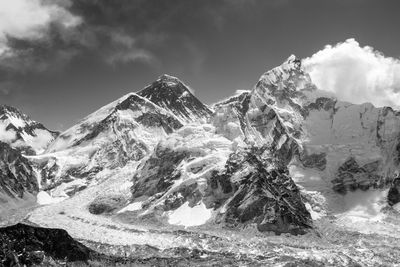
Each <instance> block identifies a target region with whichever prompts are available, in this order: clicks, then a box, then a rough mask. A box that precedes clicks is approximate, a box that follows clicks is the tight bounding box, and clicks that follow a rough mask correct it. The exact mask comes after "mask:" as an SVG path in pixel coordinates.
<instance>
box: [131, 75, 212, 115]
mask: <svg viewBox="0 0 400 267" xmlns="http://www.w3.org/2000/svg"><path fill="white" fill-rule="evenodd" d="M137 94H138V95H140V96H142V97H145V98H147V99H149V100H150V101H151V102H153V103H154V104H156V105H158V106H160V107H162V108H164V109H166V110H168V111H170V112H171V113H172V114H174V115H175V116H177V117H178V118H179V119H180V120H181V121H182V122H183V123H185V122H194V121H198V120H202V121H204V119H206V118H208V117H209V116H210V115H211V113H212V112H211V110H210V109H209V108H208V107H207V106H206V105H204V104H203V103H202V102H201V101H200V100H198V99H197V98H196V97H195V96H194V95H193V94H192V93H191V92H190V89H189V87H188V86H186V85H185V84H184V83H183V82H181V81H180V80H179V79H178V78H176V77H173V76H170V75H167V74H164V75H162V76H160V77H159V78H158V79H157V80H156V81H155V82H153V83H152V84H150V85H148V86H147V87H145V88H144V89H143V90H141V91H140V92H138V93H137Z"/></svg>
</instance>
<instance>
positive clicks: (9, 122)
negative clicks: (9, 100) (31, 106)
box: [0, 106, 58, 155]
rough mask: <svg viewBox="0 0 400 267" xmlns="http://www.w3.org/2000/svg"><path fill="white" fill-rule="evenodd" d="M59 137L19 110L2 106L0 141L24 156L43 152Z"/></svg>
mask: <svg viewBox="0 0 400 267" xmlns="http://www.w3.org/2000/svg"><path fill="white" fill-rule="evenodd" d="M57 135H58V133H57V132H52V131H49V130H48V129H46V127H44V126H43V124H41V123H39V122H36V121H33V120H31V119H30V118H29V117H28V116H27V115H25V114H23V113H22V112H20V111H19V110H18V109H16V108H14V107H10V106H0V141H2V142H5V143H7V144H10V145H11V146H12V147H13V148H15V149H18V150H20V151H21V152H23V153H24V154H30V155H31V154H39V153H41V152H43V151H44V150H45V149H46V148H47V146H48V145H49V144H50V142H52V141H53V140H54V138H55V137H56V136H57Z"/></svg>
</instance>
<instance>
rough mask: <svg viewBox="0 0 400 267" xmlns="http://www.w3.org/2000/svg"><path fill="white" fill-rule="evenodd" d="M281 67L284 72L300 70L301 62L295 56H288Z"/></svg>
mask: <svg viewBox="0 0 400 267" xmlns="http://www.w3.org/2000/svg"><path fill="white" fill-rule="evenodd" d="M281 67H282V68H283V69H285V70H300V69H301V60H300V59H299V58H298V57H296V56H295V55H293V54H292V55H290V57H288V59H286V61H285V62H283V64H282V65H281Z"/></svg>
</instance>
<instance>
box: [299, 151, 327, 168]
mask: <svg viewBox="0 0 400 267" xmlns="http://www.w3.org/2000/svg"><path fill="white" fill-rule="evenodd" d="M299 159H300V162H301V163H302V164H303V166H304V167H306V168H315V169H318V170H320V171H323V170H325V167H326V154H325V153H318V154H310V155H309V154H307V153H306V152H304V153H300V156H299Z"/></svg>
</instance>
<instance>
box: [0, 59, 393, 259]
mask: <svg viewBox="0 0 400 267" xmlns="http://www.w3.org/2000/svg"><path fill="white" fill-rule="evenodd" d="M9 117H10V116H9ZM9 117H7V118H9ZM14 117H15V116H14ZM14 117H12V118H11V119H7V122H8V123H10V122H12V121H15V119H14ZM3 121H6V119H4V120H3ZM16 124H18V123H17V122H14V123H13V125H14V126H15V125H16ZM9 129H14V128H13V127H11V126H10V128H9ZM20 129H25V128H24V127H20ZM23 136H24V135H23ZM399 141H400V113H399V112H397V111H395V110H393V109H392V108H390V107H383V108H376V107H374V106H373V105H372V104H369V103H365V104H351V103H347V102H343V101H339V100H338V99H336V97H335V96H334V95H332V94H330V93H327V92H325V91H323V90H320V88H317V87H316V86H315V85H314V83H313V82H312V80H311V77H310V75H309V74H308V73H307V72H306V70H305V69H304V68H303V66H302V62H301V60H299V59H297V58H296V57H295V56H290V57H289V58H288V59H287V60H286V61H285V62H284V63H283V64H282V65H280V66H278V67H276V68H274V69H272V70H270V71H267V72H265V73H264V74H262V75H261V77H260V79H259V80H258V81H257V82H256V84H255V86H254V87H253V88H252V90H244V91H240V92H237V94H236V95H234V96H231V97H229V98H227V99H225V100H222V101H220V102H218V103H216V104H214V105H213V106H212V108H211V109H210V108H208V107H207V106H206V105H205V104H203V103H201V102H200V100H198V99H197V98H196V97H195V96H194V95H193V94H192V93H191V92H190V90H189V89H188V87H187V86H186V85H185V84H183V83H182V82H181V81H179V80H178V79H177V78H175V77H172V76H168V75H163V76H161V77H160V78H159V79H157V80H156V81H155V82H153V83H152V84H150V85H149V86H147V87H145V88H144V89H143V90H141V91H139V92H137V93H129V94H127V95H125V96H123V97H121V98H119V99H117V100H116V101H114V102H112V103H110V104H108V105H106V106H104V107H102V108H100V109H99V110H97V111H95V112H93V113H92V114H90V115H88V116H87V117H86V118H84V119H83V120H82V121H81V122H79V123H78V124H76V125H74V126H73V127H71V128H70V129H68V130H66V131H65V132H63V133H61V134H60V135H59V136H58V137H57V138H55V140H54V141H52V142H51V143H50V144H49V145H48V146H46V149H45V151H44V152H43V153H37V154H36V155H23V154H21V153H19V152H18V150H16V149H14V148H13V146H15V143H13V142H11V143H10V145H8V144H6V143H1V145H2V146H4V147H5V149H4V151H5V152H3V157H2V158H1V160H0V164H1V167H2V168H1V169H0V171H1V172H0V174H1V175H2V180H1V181H2V182H1V183H0V190H2V191H1V193H2V195H0V197H1V196H4V195H7V196H8V197H11V195H10V194H9V192H12V195H13V196H20V195H21V194H28V193H29V194H36V192H37V191H38V190H40V192H39V193H38V197H37V198H38V203H39V204H41V205H42V206H40V207H39V208H37V209H35V210H34V211H33V212H31V213H30V217H29V220H30V221H31V222H34V223H36V224H38V225H41V226H47V227H61V228H64V229H66V230H68V232H70V233H71V235H73V236H74V237H77V238H80V239H82V240H90V241H93V242H95V243H96V242H98V243H99V244H103V243H106V244H109V245H110V246H114V245H115V246H125V245H131V244H132V242H136V243H138V244H140V245H145V246H151V247H156V248H157V249H159V250H160V251H167V249H176V248H177V247H179V248H181V247H188V246H189V247H190V249H194V248H196V249H200V250H206V249H211V250H212V248H217V249H216V250H217V251H219V252H221V247H224V246H227V247H228V248H227V249H226V251H231V250H237V251H240V252H237V253H242V254H247V253H250V254H251V255H253V254H252V253H253V252H254V251H253V250H255V251H261V252H260V255H261V254H262V255H263V254H265V250H263V249H260V247H264V245H265V244H264V243H263V242H264V241H254V240H253V239H252V240H251V241H249V242H250V243H246V242H248V240H247V239H249V237H255V239H257V240H258V239H259V238H260V236H263V234H265V233H275V234H277V235H281V234H283V233H290V234H294V235H298V234H306V235H305V236H304V238H305V239H304V240H306V241H304V240H303V239H299V240H300V241H298V242H300V245H299V246H300V247H302V246H303V245H304V244H305V243H306V242H309V241H310V242H311V243H310V245H307V244H306V245H305V246H306V247H307V246H308V249H307V251H308V250H309V251H312V253H314V250H313V249H315V247H318V249H319V251H321V250H323V253H322V254H321V255H330V256H329V258H327V259H325V258H324V259H323V260H321V261H322V262H325V263H326V262H329V263H332V262H334V263H335V264H336V263H337V265H338V266H339V265H346V264H347V263H349V262H354V261H353V258H354V257H355V258H357V257H358V256H354V255H356V254H358V253H359V252H360V249H362V248H364V247H365V245H364V244H361V243H360V244H361V245H360V244H358V243H357V246H358V247H357V249H356V250H355V252H354V253H355V254H354V255H352V256H351V257H350V256H349V258H346V259H345V260H343V255H342V254H343V253H342V252H343V251H340V252H338V251H337V245H336V244H337V243H336V242H337V240H338V239H340V240H341V241H340V242H343V240H344V239H346V240H347V239H348V238H350V239H351V238H353V232H348V231H357V232H358V233H359V234H367V235H368V236H369V238H370V239H368V240H370V241H371V238H372V237H370V235H371V233H372V234H377V235H385V236H390V235H392V234H393V233H398V232H396V231H398V230H397V228H398V223H399V222H400V217H399V213H398V212H399V210H400V204H399V202H400V193H399V192H400V183H399V179H400V178H399V164H400V156H399V155H400V154H399V153H400V152H399V151H400V144H399ZM17 148H18V147H17ZM6 151H8V152H6ZM4 181H6V182H4ZM0 200H2V199H0ZM44 204H46V205H44ZM48 218H52V220H49V219H48ZM181 230H182V231H181ZM185 231H188V232H185ZM226 231H228V232H226ZM220 232H221V233H224V235H226V236H229V238H225V237H226V236H225V237H224V235H222V234H221V235H220V234H219V233H220ZM260 232H262V234H261V233H260ZM316 232H317V233H318V238H323V239H316V240H314V239H313V238H314V237H312V236H313V234H315V233H316ZM98 233H101V234H98ZM205 233H207V234H205ZM209 233H214V234H215V233H218V237H215V236H214V237H212V238H211V237H210V236H208V234H209ZM233 233H235V235H236V234H241V235H243V237H242V238H244V240H245V241H243V240H242V241H240V242H241V243H240V244H241V245H243V242H244V243H245V244H249V245H248V246H247V245H245V246H244V247H245V248H243V247H242V246H236V244H235V242H232V240H236V239H235V238H237V236H235V238H233V239H232V236H231V235H232V234H233ZM332 233H333V234H332ZM267 235H268V236H269V234H267ZM332 235H333V237H332ZM282 236H283V237H282ZM285 236H286V237H287V235H281V236H280V237H279V238H283V239H279V240H278V241H277V244H279V245H278V246H277V247H274V249H275V252H276V253H277V255H280V253H282V248H283V247H285V246H286V245H285V246H283V247H282V245H281V242H282V240H286V239H285ZM310 236H311V237H310ZM321 236H322V237H321ZM371 236H375V235H371ZM398 236H400V233H398ZM269 237H270V236H269ZM224 238H225V239H224ZM287 238H289V237H287ZM299 238H300V237H299ZM302 238H303V237H302ZM363 238H365V237H363ZM399 238H400V237H399ZM328 239H329V240H331V239H333V244H335V245H334V247H333V248H332V246H331V244H330V245H327V247H329V249H328V250H329V252H327V251H326V248H325V247H324V246H325V245H323V248H320V247H319V246H320V245H321V244H320V241H321V240H324V242H325V241H326V240H328ZM132 240H134V241H132ZM210 240H212V241H210ZM216 240H217V241H216ZM221 240H224V241H221ZM365 240H367V239H365ZM396 240H398V239H396ZM214 242H217V243H214ZM218 242H221V243H218ZM257 242H258V243H257ZM265 242H267V243H268V242H270V239H268V240H265ZM287 242H289V243H290V244H291V242H293V239H289V240H287ZM348 242H350V241H348ZM388 242H389V241H388ZM98 243H96V244H98ZM136 243H135V244H136ZM303 243H304V244H303ZM193 244H195V245H193ZM221 244H223V245H221ZM255 244H256V245H255ZM268 244H269V243H268ZM192 245H193V246H194V247H192ZM351 245H353V244H351ZM272 247H273V246H272ZM295 247H296V249H299V248H298V247H297V246H295ZM270 248H271V247H270V244H269V245H268V249H270ZM286 249H288V251H289V252H288V251H286V252H285V253H286V254H285V255H293V247H292V246H291V245H289V248H288V247H286ZM249 250H251V251H252V252H249ZM305 250H306V249H305ZM305 250H302V251H301V253H303V252H304V253H306V252H305ZM307 253H308V252H307ZM346 253H348V251H347V250H346ZM396 253H397V252H396ZM178 255H180V254H179V253H178ZM254 255H255V254H254ZM307 255H309V256H310V254H307ZM318 255H319V254H318ZM396 255H397V254H396ZM353 256H354V257H353ZM310 257H314V258H315V257H319V256H315V255H314V256H313V255H311V256H310ZM318 259H319V258H318ZM360 259H361V258H360ZM379 261H380V262H382V259H381V258H380V259H379ZM379 261H378V260H377V262H379ZM343 262H344V263H343ZM388 262H390V261H388ZM392 262H395V260H394V261H392ZM335 264H334V265H335Z"/></svg>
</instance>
